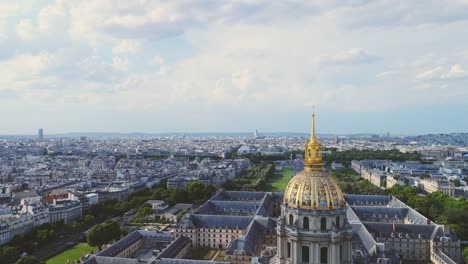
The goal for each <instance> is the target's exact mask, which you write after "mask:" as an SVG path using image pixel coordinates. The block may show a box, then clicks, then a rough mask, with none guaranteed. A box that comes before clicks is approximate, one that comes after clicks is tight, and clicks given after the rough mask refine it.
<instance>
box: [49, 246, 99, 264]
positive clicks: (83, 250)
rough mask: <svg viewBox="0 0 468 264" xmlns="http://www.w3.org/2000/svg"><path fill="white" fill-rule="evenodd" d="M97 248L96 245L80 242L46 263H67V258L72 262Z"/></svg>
mask: <svg viewBox="0 0 468 264" xmlns="http://www.w3.org/2000/svg"><path fill="white" fill-rule="evenodd" d="M95 248H96V247H91V246H89V245H88V244H87V243H80V244H77V245H75V246H73V247H72V248H69V249H67V250H65V251H64V252H62V253H60V254H58V255H55V256H54V257H52V258H50V259H48V260H47V261H46V264H65V263H67V262H66V261H67V259H69V260H70V263H72V261H74V260H78V259H79V258H80V257H81V256H83V255H86V254H88V253H90V252H91V251H92V250H94V249H95Z"/></svg>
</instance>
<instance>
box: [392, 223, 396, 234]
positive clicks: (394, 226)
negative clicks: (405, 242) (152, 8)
mask: <svg viewBox="0 0 468 264" xmlns="http://www.w3.org/2000/svg"><path fill="white" fill-rule="evenodd" d="M392 226H393V233H396V232H395V230H396V225H395V222H393V224H392Z"/></svg>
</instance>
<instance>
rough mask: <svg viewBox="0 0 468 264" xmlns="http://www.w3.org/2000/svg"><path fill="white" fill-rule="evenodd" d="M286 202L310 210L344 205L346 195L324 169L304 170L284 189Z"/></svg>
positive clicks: (290, 205) (328, 208)
mask: <svg viewBox="0 0 468 264" xmlns="http://www.w3.org/2000/svg"><path fill="white" fill-rule="evenodd" d="M284 204H285V205H287V206H289V207H294V208H301V209H309V210H331V209H337V208H342V207H344V204H345V200H344V195H343V193H342V192H341V189H340V187H339V186H338V184H337V183H336V182H335V180H334V179H333V178H332V177H331V176H330V175H328V174H327V172H325V171H322V170H315V171H308V170H303V171H301V172H299V173H298V174H297V175H296V176H294V177H293V178H292V179H291V180H290V181H289V183H288V186H287V187H286V190H285V191H284Z"/></svg>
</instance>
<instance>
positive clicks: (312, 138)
mask: <svg viewBox="0 0 468 264" xmlns="http://www.w3.org/2000/svg"><path fill="white" fill-rule="evenodd" d="M310 141H311V142H312V141H317V137H316V135H315V106H313V107H312V133H310Z"/></svg>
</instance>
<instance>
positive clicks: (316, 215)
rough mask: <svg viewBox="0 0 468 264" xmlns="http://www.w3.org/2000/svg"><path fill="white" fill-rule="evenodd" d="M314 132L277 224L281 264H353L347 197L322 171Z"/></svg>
mask: <svg viewBox="0 0 468 264" xmlns="http://www.w3.org/2000/svg"><path fill="white" fill-rule="evenodd" d="M312 118H313V121H312V133H311V138H310V141H309V143H308V144H307V145H306V147H305V156H304V157H305V158H304V170H303V171H301V172H299V173H298V174H297V175H296V176H294V177H293V178H292V179H291V181H290V182H289V183H288V186H287V187H286V190H285V192H284V200H283V204H282V205H281V217H280V220H279V221H278V225H277V243H278V245H277V246H278V258H279V262H280V263H282V264H293V263H310V264H350V263H352V256H351V238H352V231H351V228H350V226H349V224H348V222H347V220H346V206H345V199H344V195H343V193H342V192H341V190H340V187H339V186H338V184H337V183H336V182H335V180H334V179H333V178H332V177H331V176H330V175H328V174H327V173H326V171H325V170H323V168H322V165H323V162H322V146H321V144H320V143H319V142H318V140H317V138H316V135H315V114H314V115H313V116H312Z"/></svg>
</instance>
